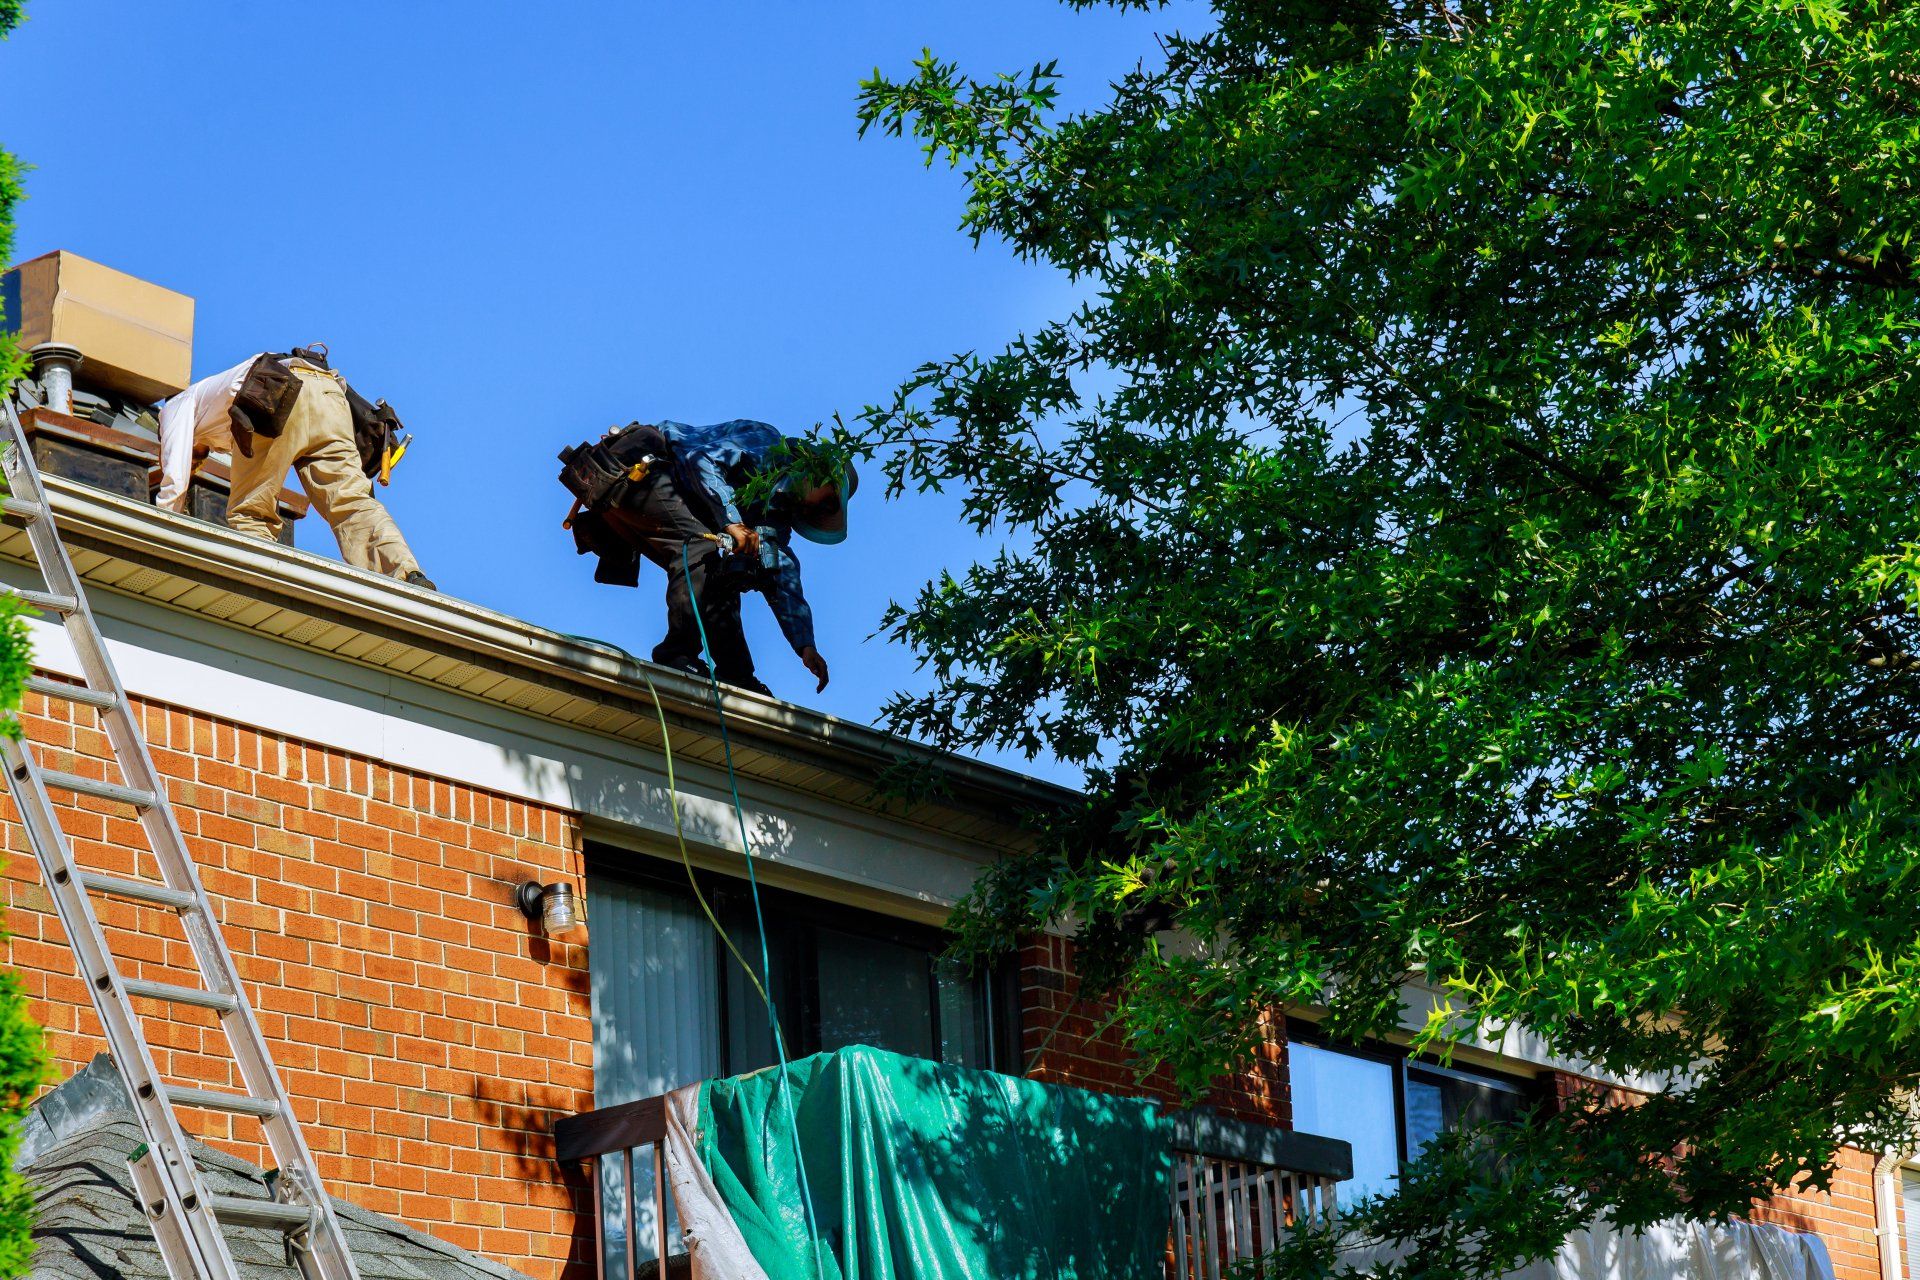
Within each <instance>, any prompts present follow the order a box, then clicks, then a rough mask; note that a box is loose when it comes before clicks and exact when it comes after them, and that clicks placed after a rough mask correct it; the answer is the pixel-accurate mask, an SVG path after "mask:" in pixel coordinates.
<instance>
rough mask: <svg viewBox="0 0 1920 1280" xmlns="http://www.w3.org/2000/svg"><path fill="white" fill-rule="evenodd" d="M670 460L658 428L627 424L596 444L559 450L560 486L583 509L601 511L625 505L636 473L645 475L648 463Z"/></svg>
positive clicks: (586, 443)
mask: <svg viewBox="0 0 1920 1280" xmlns="http://www.w3.org/2000/svg"><path fill="white" fill-rule="evenodd" d="M669 456H671V450H670V449H669V448H668V446H667V438H666V436H664V435H662V434H661V432H660V429H659V428H658V427H652V426H648V425H646V424H645V423H640V422H630V423H628V424H627V425H626V426H624V427H621V428H619V429H618V430H615V431H609V432H608V433H607V434H606V435H604V436H602V437H601V438H600V439H598V440H590V441H585V442H583V443H580V444H577V445H575V446H573V447H572V448H570V449H562V450H561V451H560V464H561V465H560V483H561V484H563V485H565V486H566V488H567V492H569V493H571V494H572V495H573V496H574V498H575V500H577V501H578V502H579V504H580V505H581V506H582V507H585V508H586V509H587V510H589V511H604V510H606V509H607V508H608V507H617V506H620V505H622V504H623V503H625V501H626V498H627V494H628V493H629V492H630V491H631V490H632V488H633V485H634V483H635V480H634V472H635V470H636V469H640V470H641V474H642V475H643V476H644V475H645V474H647V467H646V462H647V459H649V458H655V459H663V458H667V457H669Z"/></svg>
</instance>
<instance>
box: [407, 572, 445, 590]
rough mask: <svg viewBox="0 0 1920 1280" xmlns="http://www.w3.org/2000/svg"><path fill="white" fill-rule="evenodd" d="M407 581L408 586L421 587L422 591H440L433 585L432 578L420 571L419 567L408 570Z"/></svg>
mask: <svg viewBox="0 0 1920 1280" xmlns="http://www.w3.org/2000/svg"><path fill="white" fill-rule="evenodd" d="M406 581H407V585H408V586H410V587H419V588H420V589H421V590H422V591H438V590H439V589H440V588H438V587H436V586H434V585H433V579H432V578H429V577H428V576H427V575H426V574H424V573H422V572H420V571H419V570H418V569H409V570H407V579H406Z"/></svg>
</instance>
